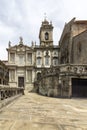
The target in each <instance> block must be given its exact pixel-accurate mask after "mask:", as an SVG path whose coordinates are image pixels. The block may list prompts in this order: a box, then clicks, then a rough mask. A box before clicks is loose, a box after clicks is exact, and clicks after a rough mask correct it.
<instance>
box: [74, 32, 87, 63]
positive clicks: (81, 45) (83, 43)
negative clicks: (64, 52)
mask: <svg viewBox="0 0 87 130" xmlns="http://www.w3.org/2000/svg"><path fill="white" fill-rule="evenodd" d="M72 45H73V46H72V63H73V64H87V31H85V32H83V33H81V34H80V35H78V36H76V37H74V39H73V44H72Z"/></svg>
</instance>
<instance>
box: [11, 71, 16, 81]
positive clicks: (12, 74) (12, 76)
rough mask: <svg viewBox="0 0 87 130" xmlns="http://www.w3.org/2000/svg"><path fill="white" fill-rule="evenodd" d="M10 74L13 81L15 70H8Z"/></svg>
mask: <svg viewBox="0 0 87 130" xmlns="http://www.w3.org/2000/svg"><path fill="white" fill-rule="evenodd" d="M10 74H11V76H10V77H11V81H15V70H11V72H10Z"/></svg>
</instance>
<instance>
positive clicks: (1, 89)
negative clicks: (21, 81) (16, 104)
mask: <svg viewBox="0 0 87 130" xmlns="http://www.w3.org/2000/svg"><path fill="white" fill-rule="evenodd" d="M19 94H21V95H23V94H24V88H13V87H9V86H8V85H0V100H4V99H6V98H10V97H13V96H16V95H19Z"/></svg>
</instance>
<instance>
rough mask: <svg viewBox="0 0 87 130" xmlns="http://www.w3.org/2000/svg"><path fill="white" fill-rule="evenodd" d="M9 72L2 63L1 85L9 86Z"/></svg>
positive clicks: (0, 72) (0, 69)
mask: <svg viewBox="0 0 87 130" xmlns="http://www.w3.org/2000/svg"><path fill="white" fill-rule="evenodd" d="M8 82H9V71H8V67H7V66H6V65H5V64H4V63H3V62H2V61H0V85H8Z"/></svg>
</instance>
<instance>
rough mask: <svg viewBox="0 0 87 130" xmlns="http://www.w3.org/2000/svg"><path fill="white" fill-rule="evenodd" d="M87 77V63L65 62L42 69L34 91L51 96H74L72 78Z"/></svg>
mask: <svg viewBox="0 0 87 130" xmlns="http://www.w3.org/2000/svg"><path fill="white" fill-rule="evenodd" d="M73 78H76V79H78V78H79V79H82V78H83V79H84V78H86V79H87V65H79V64H78V65H76V64H75V65H72V64H67V65H66V64H65V65H61V66H58V67H56V68H50V69H44V70H42V73H41V77H39V79H38V80H37V81H36V82H35V83H34V88H33V91H34V92H37V93H39V94H41V95H44V96H50V97H62V98H71V97H72V79H73Z"/></svg>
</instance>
